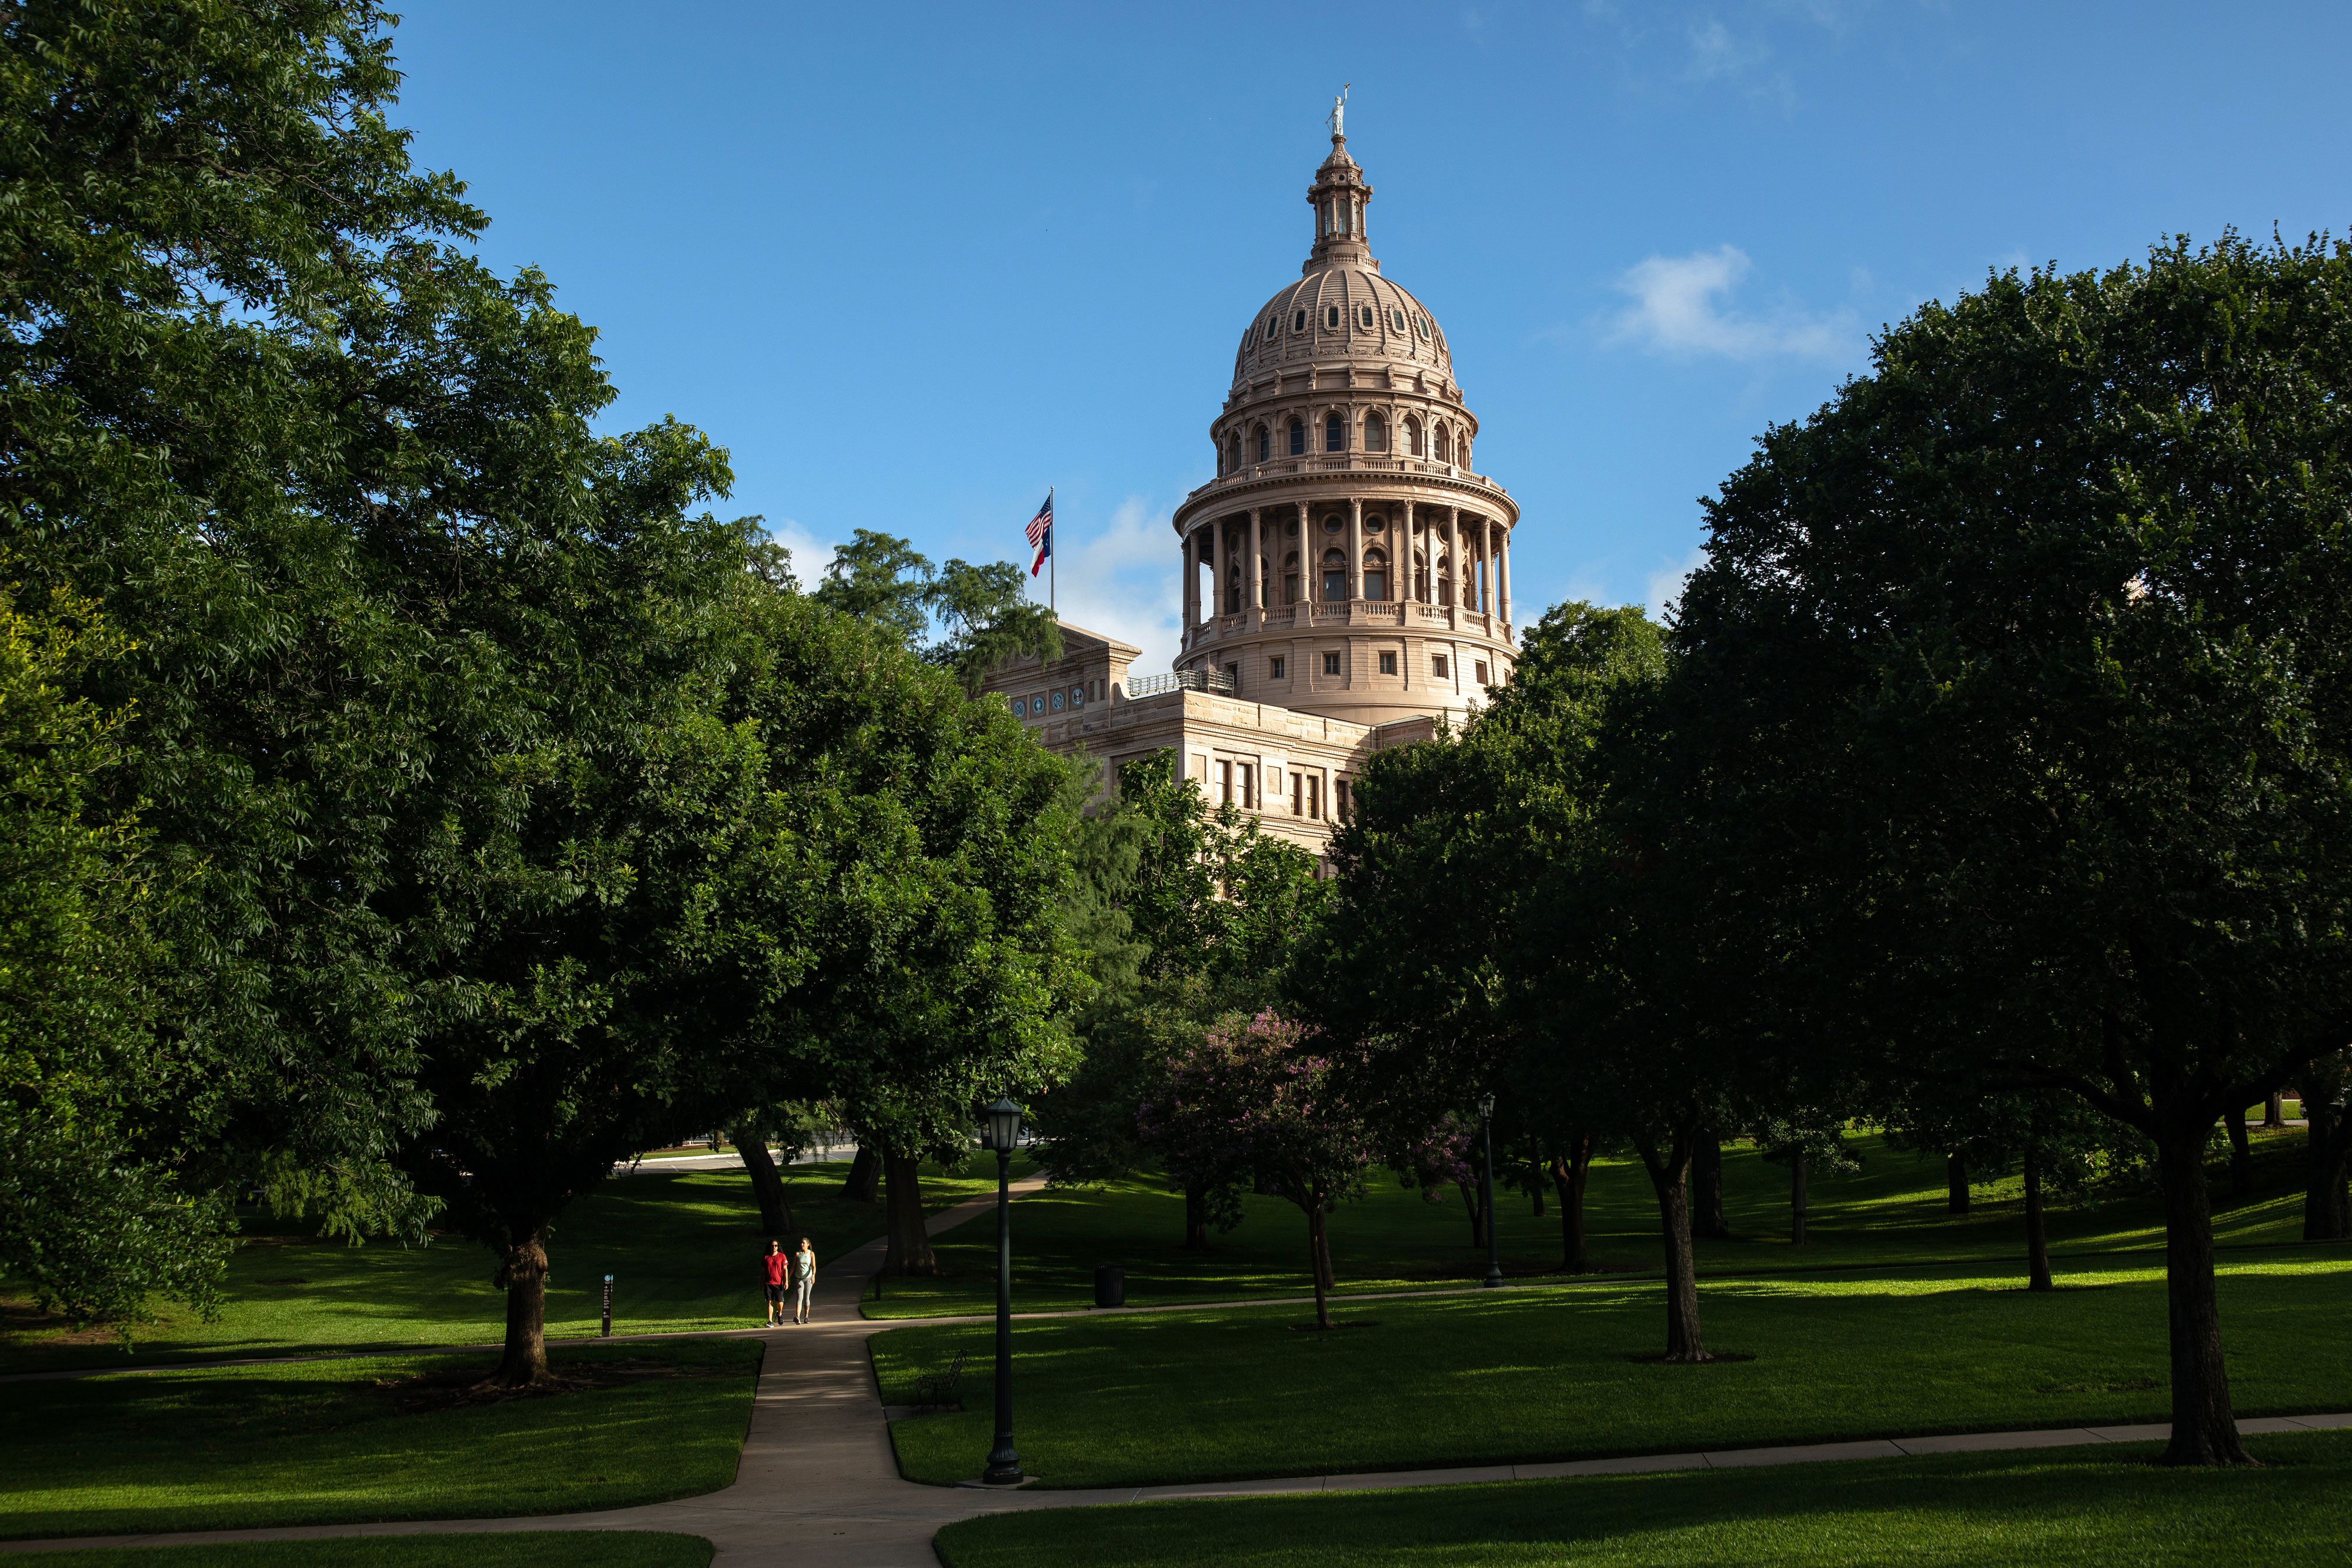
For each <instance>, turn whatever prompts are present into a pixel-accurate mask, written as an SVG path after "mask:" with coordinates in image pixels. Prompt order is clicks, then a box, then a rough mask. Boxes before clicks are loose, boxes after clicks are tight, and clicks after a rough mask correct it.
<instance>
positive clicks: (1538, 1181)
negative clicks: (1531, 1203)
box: [1528, 1164, 1544, 1219]
mask: <svg viewBox="0 0 2352 1568" xmlns="http://www.w3.org/2000/svg"><path fill="white" fill-rule="evenodd" d="M1530 1174H1531V1175H1533V1176H1534V1177H1535V1179H1534V1180H1533V1181H1530V1182H1529V1183H1528V1197H1532V1198H1534V1199H1535V1201H1536V1218H1538V1219H1541V1218H1543V1175H1544V1173H1543V1166H1541V1165H1540V1164H1538V1165H1537V1166H1536V1167H1535V1169H1534V1171H1533V1172H1532V1173H1530Z"/></svg>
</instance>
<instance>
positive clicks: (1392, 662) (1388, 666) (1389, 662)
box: [1381, 653, 1396, 675]
mask: <svg viewBox="0 0 2352 1568" xmlns="http://www.w3.org/2000/svg"><path fill="white" fill-rule="evenodd" d="M1381 674H1384V675H1393V674H1396V655H1395V654H1394V653H1382V654H1381Z"/></svg>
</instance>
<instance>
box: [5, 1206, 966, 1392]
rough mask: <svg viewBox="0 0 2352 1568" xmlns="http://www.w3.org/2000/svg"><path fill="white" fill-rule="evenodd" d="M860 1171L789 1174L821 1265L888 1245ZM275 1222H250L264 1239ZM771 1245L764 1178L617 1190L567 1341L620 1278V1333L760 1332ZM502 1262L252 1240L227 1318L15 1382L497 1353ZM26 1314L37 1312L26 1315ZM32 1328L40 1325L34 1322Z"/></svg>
mask: <svg viewBox="0 0 2352 1568" xmlns="http://www.w3.org/2000/svg"><path fill="white" fill-rule="evenodd" d="M982 1166H983V1162H982V1161H979V1160H974V1161H972V1162H971V1165H970V1166H969V1167H968V1172H969V1174H963V1173H956V1174H950V1173H944V1172H940V1171H937V1170H933V1169H927V1170H926V1171H925V1173H924V1182H923V1196H924V1198H925V1200H926V1202H927V1203H928V1204H929V1206H930V1207H931V1208H932V1209H933V1210H934V1211H937V1210H938V1209H940V1208H945V1207H950V1206H951V1205H953V1204H956V1203H961V1202H962V1201H963V1200H964V1199H965V1198H968V1197H976V1196H979V1195H980V1194H982V1193H983V1192H992V1191H994V1190H995V1185H996V1183H995V1174H996V1173H995V1170H994V1168H993V1166H992V1165H990V1166H988V1168H986V1169H985V1170H984V1171H983V1168H982ZM847 1169H848V1166H846V1165H845V1164H836V1165H829V1166H828V1165H808V1166H794V1167H793V1169H792V1171H791V1172H790V1173H789V1180H790V1187H789V1191H790V1192H791V1195H792V1198H793V1218H795V1219H796V1220H798V1221H799V1222H800V1228H801V1230H802V1232H803V1233H804V1234H806V1235H808V1236H810V1237H812V1238H814V1240H815V1242H816V1247H817V1252H818V1254H819V1256H821V1257H823V1258H826V1259H832V1258H835V1257H838V1256H839V1255H840V1254H842V1253H844V1252H846V1251H848V1250H850V1249H852V1248H855V1247H857V1246H859V1245H861V1244H863V1243H865V1242H866V1241H870V1240H872V1239H874V1238H875V1237H877V1236H879V1235H880V1234H881V1233H882V1226H883V1217H882V1206H881V1205H880V1204H878V1203H873V1204H853V1203H848V1202H845V1201H844V1200H843V1198H842V1197H841V1180H842V1177H843V1176H844V1175H845V1174H846V1172H847ZM268 1224H269V1221H268V1218H267V1217H265V1216H249V1217H248V1218H247V1228H248V1229H255V1228H264V1227H267V1226H268ZM765 1240H766V1239H765V1238H764V1237H763V1236H762V1235H761V1232H760V1215H759V1209H758V1207H757V1206H756V1205H755V1204H754V1203H753V1201H752V1198H751V1182H750V1178H748V1177H747V1176H744V1175H743V1173H742V1172H741V1171H740V1170H733V1171H692V1172H688V1171H681V1172H676V1173H667V1174H655V1173H652V1172H646V1173H642V1174H639V1175H636V1176H615V1177H614V1178H612V1179H611V1180H608V1181H607V1182H605V1183H604V1186H601V1187H599V1188H598V1189H597V1190H596V1191H595V1192H594V1193H593V1194H591V1195H590V1196H589V1197H585V1198H583V1199H582V1200H581V1201H580V1202H578V1203H577V1204H575V1205H573V1206H572V1210H571V1212H570V1213H568V1214H567V1215H565V1216H564V1218H562V1221H560V1222H559V1223H558V1225H557V1226H556V1229H555V1234H554V1237H553V1239H551V1242H550V1243H549V1247H548V1251H549V1255H550V1257H551V1259H552V1260H553V1265H554V1271H553V1275H552V1277H551V1280H550V1281H549V1284H548V1293H547V1332H548V1334H549V1336H550V1337H551V1338H563V1337H575V1338H576V1337H586V1336H589V1335H593V1333H595V1332H596V1329H597V1322H598V1312H599V1311H600V1308H601V1306H602V1300H603V1291H604V1275H605V1274H607V1273H611V1274H613V1275H614V1277H615V1279H614V1296H613V1329H614V1333H660V1332H677V1331H684V1330H698V1329H730V1328H751V1327H756V1326H757V1325H759V1324H760V1323H761V1322H763V1321H764V1319H765V1316H766V1308H765V1306H764V1305H763V1303H762V1300H761V1293H760V1276H759V1274H758V1273H757V1272H755V1269H756V1265H757V1260H758V1257H759V1254H760V1252H761V1249H762V1248H763V1247H764V1245H765ZM491 1272H492V1260H491V1258H490V1255H489V1253H488V1251H487V1250H486V1249H483V1248H481V1247H478V1246H477V1245H475V1244H474V1243H473V1242H471V1241H467V1240H466V1239H464V1238H462V1237H456V1236H452V1237H446V1238H443V1239H437V1240H436V1241H435V1242H434V1243H433V1244H432V1245H431V1246H429V1247H417V1248H404V1247H395V1246H389V1245H385V1244H382V1243H374V1244H371V1245H368V1246H364V1247H350V1246H346V1245H344V1244H343V1243H342V1242H340V1241H328V1240H320V1239H317V1238H316V1237H311V1236H306V1235H299V1234H291V1233H281V1234H277V1235H255V1236H250V1237H248V1239H247V1241H246V1243H245V1244H244V1245H243V1246H242V1247H240V1248H239V1249H237V1252H236V1258H235V1259H234V1260H232V1261H231V1263H230V1265H229V1272H228V1280H227V1283H226V1289H225V1294H226V1302H225V1306H224V1310H223V1312H222V1313H221V1315H220V1317H219V1318H218V1319H217V1320H216V1321H215V1322H210V1323H207V1322H202V1321H201V1320H199V1319H198V1318H197V1317H196V1316H195V1315H194V1313H193V1312H184V1311H179V1312H172V1313H170V1314H169V1315H167V1316H166V1317H165V1318H164V1320H163V1322H160V1323H157V1324H154V1325H152V1327H146V1328H142V1329H141V1330H140V1332H139V1337H138V1340H137V1343H136V1345H135V1347H134V1349H133V1350H132V1352H131V1354H130V1355H128V1356H126V1355H125V1354H124V1353H123V1351H122V1349H121V1346H120V1344H119V1343H116V1342H115V1341H114V1340H113V1339H112V1338H111V1337H110V1336H109V1335H107V1334H106V1333H104V1332H103V1331H100V1332H97V1333H79V1334H76V1333H68V1332H65V1330H64V1328H63V1326H62V1325H58V1324H55V1323H45V1324H37V1325H33V1326H22V1327H19V1328H18V1329H17V1330H16V1332H14V1333H6V1334H5V1335H0V1371H5V1372H29V1371H46V1370H49V1369H51V1368H63V1367H75V1366H107V1365H119V1364H131V1365H135V1364H139V1363H142V1362H154V1361H184V1360H191V1359H196V1358H199V1357H204V1356H249V1355H273V1354H289V1353H298V1352H300V1351H304V1350H313V1349H320V1348H331V1347H335V1346H346V1345H348V1346H371V1347H372V1346H397V1345H404V1344H424V1345H435V1344H467V1343H495V1342H497V1341H498V1340H499V1337H500V1336H501V1335H502V1334H503V1333H505V1322H506V1305H505V1300H506V1299H505V1296H504V1295H503V1294H502V1293H501V1292H500V1291H498V1290H496V1289H495V1288H494V1287H493V1286H492V1285H491V1283H490V1277H491ZM18 1304H19V1306H20V1307H21V1305H22V1303H21V1302H19V1303H18ZM20 1321H23V1322H28V1323H29V1322H30V1320H29V1319H21V1320H20Z"/></svg>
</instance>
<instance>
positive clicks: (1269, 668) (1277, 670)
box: [1265, 653, 1282, 681]
mask: <svg viewBox="0 0 2352 1568" xmlns="http://www.w3.org/2000/svg"><path fill="white" fill-rule="evenodd" d="M1265 673H1266V675H1267V676H1268V677H1269V678H1270V679H1273V680H1277V681H1278V680H1280V679H1282V655H1281V654H1279V653H1276V655H1275V656H1274V657H1273V658H1271V659H1268V660H1267V661H1266V662H1265Z"/></svg>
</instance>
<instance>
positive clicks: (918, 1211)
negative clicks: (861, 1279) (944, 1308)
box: [882, 1149, 940, 1274]
mask: <svg viewBox="0 0 2352 1568" xmlns="http://www.w3.org/2000/svg"><path fill="white" fill-rule="evenodd" d="M882 1171H883V1175H884V1176H886V1177H887V1182H886V1184H885V1185H886V1186H887V1189H888V1192H887V1197H888V1208H889V1224H890V1240H889V1247H888V1249H887V1251H886V1252H885V1253H884V1254H883V1259H882V1271H883V1272H884V1273H886V1274H936V1273H938V1272H939V1271H940V1260H938V1259H937V1258H936V1257H933V1256H932V1254H931V1237H930V1232H929V1229H928V1228H926V1227H925V1226H924V1224H923V1178H922V1161H921V1160H920V1159H919V1158H918V1157H917V1156H915V1155H902V1154H900V1153H899V1152H898V1150H896V1149H885V1150H883V1151H882Z"/></svg>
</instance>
